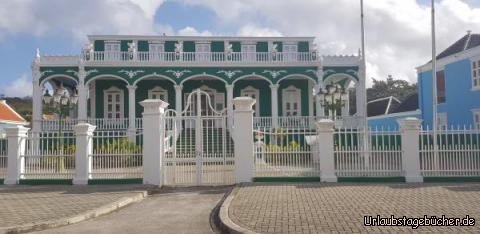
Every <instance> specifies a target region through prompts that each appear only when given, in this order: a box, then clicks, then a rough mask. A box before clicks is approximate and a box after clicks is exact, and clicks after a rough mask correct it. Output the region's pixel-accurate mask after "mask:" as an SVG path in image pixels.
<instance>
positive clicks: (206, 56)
mask: <svg viewBox="0 0 480 234" xmlns="http://www.w3.org/2000/svg"><path fill="white" fill-rule="evenodd" d="M195 53H196V56H195V59H196V60H199V61H210V53H211V45H210V42H196V43H195Z"/></svg>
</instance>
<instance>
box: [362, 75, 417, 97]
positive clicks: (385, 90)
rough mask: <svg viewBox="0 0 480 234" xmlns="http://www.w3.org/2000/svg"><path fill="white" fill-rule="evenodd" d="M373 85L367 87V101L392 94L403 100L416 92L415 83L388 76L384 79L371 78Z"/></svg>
mask: <svg viewBox="0 0 480 234" xmlns="http://www.w3.org/2000/svg"><path fill="white" fill-rule="evenodd" d="M372 80H373V85H372V87H371V88H368V89H367V99H368V101H371V100H375V99H378V98H384V97H389V96H394V97H396V98H398V100H400V101H404V100H405V99H406V98H407V97H408V96H410V95H412V94H414V93H416V92H417V84H416V83H415V84H410V83H408V81H406V80H397V79H394V78H393V77H392V76H388V78H387V79H386V80H377V79H375V78H372Z"/></svg>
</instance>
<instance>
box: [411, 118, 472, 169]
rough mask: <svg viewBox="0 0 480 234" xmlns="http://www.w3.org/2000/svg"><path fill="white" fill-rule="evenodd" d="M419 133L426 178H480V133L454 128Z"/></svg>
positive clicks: (421, 161) (421, 166)
mask: <svg viewBox="0 0 480 234" xmlns="http://www.w3.org/2000/svg"><path fill="white" fill-rule="evenodd" d="M433 134H434V133H433V131H432V130H431V129H428V128H425V129H422V130H421V131H420V169H421V172H422V175H423V176H432V177H435V176H440V177H441V176H448V177H450V176H480V130H478V129H472V128H466V127H463V128H460V127H457V128H453V127H450V128H449V129H448V130H437V131H436V135H437V137H436V138H437V144H436V146H435V145H434V139H433V138H434V137H433Z"/></svg>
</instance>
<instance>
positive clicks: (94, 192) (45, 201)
mask: <svg viewBox="0 0 480 234" xmlns="http://www.w3.org/2000/svg"><path fill="white" fill-rule="evenodd" d="M143 191H145V189H144V188H143V187H141V186H132V185H128V186H106V185H102V186H92V185H89V186H58V185H56V186H11V187H10V186H0V228H5V227H12V226H18V225H25V224H29V223H40V222H44V221H49V220H56V219H60V218H68V217H72V216H75V215H78V214H81V213H84V212H87V211H90V210H93V209H95V208H99V207H101V206H103V205H107V204H110V203H112V202H116V201H118V200H120V199H121V198H124V197H129V196H135V195H137V194H139V193H140V192H143Z"/></svg>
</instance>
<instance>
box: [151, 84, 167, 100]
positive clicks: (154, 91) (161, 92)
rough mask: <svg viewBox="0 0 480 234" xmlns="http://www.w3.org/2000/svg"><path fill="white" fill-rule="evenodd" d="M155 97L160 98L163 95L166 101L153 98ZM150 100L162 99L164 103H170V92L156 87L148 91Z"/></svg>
mask: <svg viewBox="0 0 480 234" xmlns="http://www.w3.org/2000/svg"><path fill="white" fill-rule="evenodd" d="M154 95H156V96H158V97H160V95H163V97H164V99H165V100H163V99H161V98H157V97H153V96H154ZM148 99H160V100H162V101H164V102H168V91H167V90H165V89H163V88H162V87H160V86H155V87H154V88H153V89H150V90H148Z"/></svg>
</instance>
